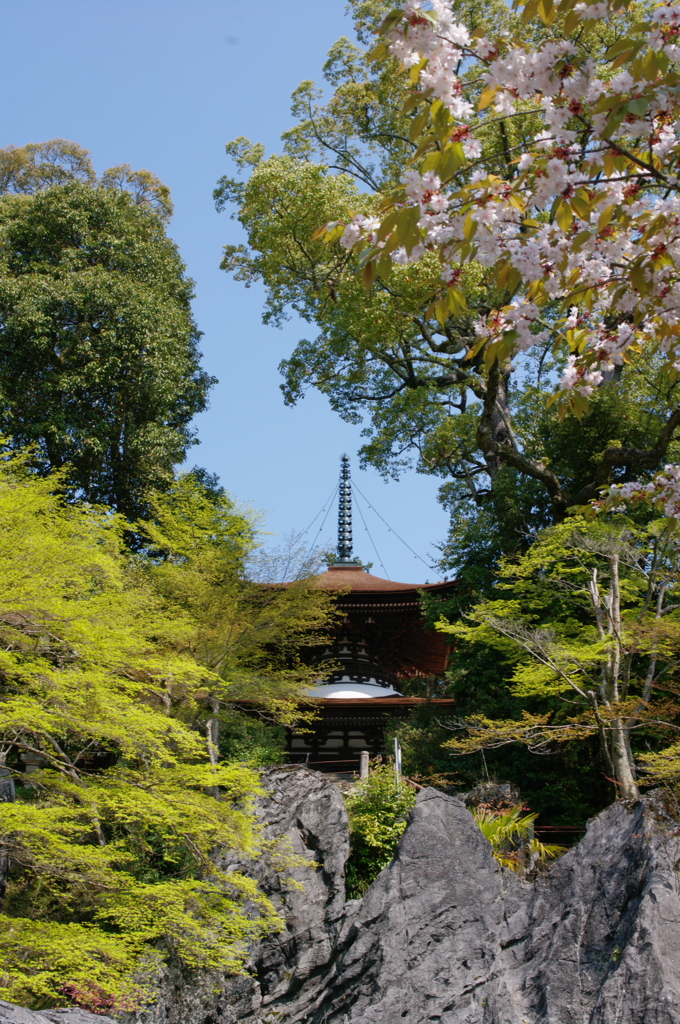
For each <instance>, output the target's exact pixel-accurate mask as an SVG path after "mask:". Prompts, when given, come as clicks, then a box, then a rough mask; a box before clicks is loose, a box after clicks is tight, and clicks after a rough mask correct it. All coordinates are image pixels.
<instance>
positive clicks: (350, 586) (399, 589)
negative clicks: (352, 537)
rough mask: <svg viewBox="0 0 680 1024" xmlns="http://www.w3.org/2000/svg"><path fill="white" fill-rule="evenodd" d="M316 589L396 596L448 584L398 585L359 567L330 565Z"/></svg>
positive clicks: (438, 587)
mask: <svg viewBox="0 0 680 1024" xmlns="http://www.w3.org/2000/svg"><path fill="white" fill-rule="evenodd" d="M316 585H317V586H318V587H321V588H322V589H323V590H349V592H350V593H352V594H388V593H392V594H397V593H402V594H403V593H406V592H408V591H415V590H439V589H443V588H445V587H450V586H451V584H450V583H398V582H396V581H395V580H385V579H383V578H382V576H373V575H372V574H371V573H370V572H364V570H363V569H362V568H361V566H360V565H332V566H331V567H330V569H328V571H327V572H325V573H323V574H322V575H321V576H319V578H318V580H317V584H316Z"/></svg>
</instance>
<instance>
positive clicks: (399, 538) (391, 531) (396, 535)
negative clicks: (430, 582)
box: [352, 483, 443, 580]
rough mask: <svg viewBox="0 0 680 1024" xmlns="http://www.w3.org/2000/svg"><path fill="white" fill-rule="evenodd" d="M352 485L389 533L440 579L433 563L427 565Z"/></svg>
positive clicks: (354, 485) (355, 486)
mask: <svg viewBox="0 0 680 1024" xmlns="http://www.w3.org/2000/svg"><path fill="white" fill-rule="evenodd" d="M352 487H353V488H354V489H355V491H356V492H357V493H358V494H360V495H361V497H362V498H363V499H364V501H365V502H366V504H367V505H368V507H369V508H370V509H371V511H372V512H375V514H376V515H377V517H378V519H380V520H381V521H382V522H383V523H384V524H385V526H386V527H387V529H388V530H389V531H390V533H393V534H394V536H395V537H396V538H397V540H399V541H401V543H402V544H403V545H404V547H405V548H408V550H409V551H410V552H411V554H412V555H414V556H415V557H416V558H417V559H418V560H419V561H420V562H422V563H423V565H424V566H425V567H426V568H428V569H431V570H432V572H435V573H437V576H439V579H440V580H441V579H442V578H443V577H442V576H441V574H440V573H439V572H438V571H437V569H435V567H434V566H433V565H429V564H428V563H427V562H426V561H425V559H424V558H421V557H420V555H419V554H418V552H417V551H414V550H413V548H412V547H411V545H410V544H407V543H406V541H405V540H404V538H403V537H400V536H399V534H398V533H397V531H396V530H393V529H392V527H391V526H390V524H389V523H388V522H387V520H386V519H383V517H382V516H381V515H380V513H379V512H378V510H377V508H374V507H373V505H371V503H370V501H369V500H368V498H367V497H366V495H365V494H364V493H363V491H360V490H359V488H358V487H357V485H356V484H355V483H353V484H352ZM357 507H358V506H357Z"/></svg>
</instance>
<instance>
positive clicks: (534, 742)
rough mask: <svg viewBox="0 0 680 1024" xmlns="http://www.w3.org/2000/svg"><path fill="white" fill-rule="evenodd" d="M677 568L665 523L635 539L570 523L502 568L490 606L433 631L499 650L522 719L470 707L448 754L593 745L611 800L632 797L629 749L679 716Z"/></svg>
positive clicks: (624, 530)
mask: <svg viewBox="0 0 680 1024" xmlns="http://www.w3.org/2000/svg"><path fill="white" fill-rule="evenodd" d="M677 563H678V554H677V544H676V542H675V540H674V536H673V534H672V532H671V531H670V530H669V529H668V527H667V526H666V525H665V522H664V521H663V520H662V521H660V522H653V523H651V524H650V525H649V527H648V528H646V529H641V528H639V527H638V528H636V527H635V526H633V525H632V524H631V523H630V522H627V521H626V520H617V519H614V520H613V521H605V520H604V519H602V520H596V521H587V520H583V519H581V518H578V517H577V518H575V519H572V520H568V521H567V522H565V523H563V524H561V525H560V526H557V527H552V528H551V529H549V530H546V531H544V532H543V533H542V534H541V535H540V536H539V537H538V539H537V540H536V542H535V543H534V544H533V545H532V547H531V548H530V549H529V551H528V552H527V553H526V554H524V555H523V556H521V557H520V558H518V559H515V560H509V559H506V560H505V561H504V562H503V563H502V565H501V569H500V571H499V579H498V582H497V585H496V588H495V594H494V599H492V600H487V601H483V602H481V603H479V604H477V605H476V606H475V608H474V609H473V610H472V611H471V612H470V614H469V616H468V620H467V621H466V622H458V623H449V624H447V623H445V622H444V621H442V623H440V628H442V629H443V630H445V631H446V632H448V633H450V634H452V635H454V636H456V637H457V638H458V639H459V640H461V641H463V643H465V644H468V643H471V644H473V645H483V646H484V647H487V648H488V647H490V648H492V649H494V650H496V651H498V652H500V653H501V654H502V655H503V656H504V657H505V658H506V659H507V661H508V662H509V663H510V664H512V666H513V674H512V677H511V679H510V681H509V682H510V692H511V694H512V696H513V697H515V698H516V699H517V700H518V701H519V703H520V705H524V709H523V710H522V713H521V715H517V714H513V715H511V716H508V717H507V718H500V717H494V718H493V719H491V718H489V717H487V716H486V715H485V714H483V713H479V710H478V709H477V711H476V712H474V713H472V714H470V715H468V716H467V717H465V718H464V719H461V720H460V721H459V722H458V728H459V730H460V731H461V733H462V735H461V736H460V737H456V738H454V739H451V740H449V741H448V742H447V744H446V746H447V748H448V749H451V750H454V751H456V752H458V753H464V752H466V753H471V752H472V751H475V750H481V749H484V748H499V747H503V746H505V745H507V744H512V743H516V742H521V743H523V744H525V745H526V746H527V747H528V748H529V749H530V750H534V751H536V752H543V751H549V750H550V749H551V748H553V747H554V745H555V744H560V743H562V742H570V741H578V740H582V739H584V738H587V737H591V736H598V737H599V739H600V742H601V744H602V750H603V753H604V755H605V758H606V768H607V774H609V775H611V776H613V778H614V780H615V782H616V784H617V789H618V792H619V794H620V795H622V796H626V797H634V796H636V795H637V784H636V781H635V778H636V768H635V763H634V757H633V749H632V745H634V744H635V743H636V742H637V743H641V742H645V743H647V744H649V743H650V742H652V743H654V744H657V743H658V742H659V740H660V739H661V737H663V736H664V734H665V735H667V734H668V733H669V732H673V730H674V729H675V724H674V723H675V720H676V718H677V715H678V711H679V710H680V709H679V708H678V706H677V704H676V703H675V701H674V699H673V698H674V695H675V687H674V684H673V682H672V677H673V673H674V667H675V665H676V659H677V652H678V649H679V644H680V623H679V622H678V619H677V606H676V605H675V604H674V603H673V596H672V595H673V594H674V591H675V588H676V586H677ZM664 691H665V693H666V694H669V695H670V697H669V696H660V694H663V693H664ZM527 704H528V707H527ZM529 709H530V710H529ZM638 733H639V734H640V739H639V740H636V739H635V737H636V734H638ZM676 770H677V769H676Z"/></svg>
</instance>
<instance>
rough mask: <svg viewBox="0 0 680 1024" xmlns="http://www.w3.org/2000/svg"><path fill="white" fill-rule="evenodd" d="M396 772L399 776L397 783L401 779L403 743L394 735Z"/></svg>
mask: <svg viewBox="0 0 680 1024" xmlns="http://www.w3.org/2000/svg"><path fill="white" fill-rule="evenodd" d="M394 774H395V775H396V777H397V785H399V782H400V781H401V743H400V742H399V740H398V739H397V737H396V736H395V737H394Z"/></svg>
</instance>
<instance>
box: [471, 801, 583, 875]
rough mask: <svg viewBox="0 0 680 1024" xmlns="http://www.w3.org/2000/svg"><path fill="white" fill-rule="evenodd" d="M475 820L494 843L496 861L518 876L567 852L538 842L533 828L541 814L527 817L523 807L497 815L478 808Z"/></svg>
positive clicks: (555, 846)
mask: <svg viewBox="0 0 680 1024" xmlns="http://www.w3.org/2000/svg"><path fill="white" fill-rule="evenodd" d="M472 816H473V818H474V819H475V821H476V822H477V824H478V825H479V827H480V829H481V832H482V835H483V836H484V837H485V839H488V840H489V842H490V843H491V847H492V849H493V855H494V857H495V858H496V860H497V861H498V862H499V863H500V864H502V865H503V867H505V868H510V870H511V871H515V872H516V873H517V874H525V873H526V871H527V870H528V869H530V868H534V867H536V866H537V865H538V866H542V865H544V864H545V863H546V862H547V861H549V860H553V859H554V858H555V857H559V855H560V854H561V853H564V852H565V847H563V846H557V845H556V844H554V843H548V844H546V843H542V842H541V841H540V839H536V837H535V836H534V835H533V825H534V822H535V821H536V818H537V817H538V814H532V813H530V812H529V813H526V812H525V811H524V808H522V807H510V808H509V809H507V810H503V811H494V810H491V809H490V808H487V807H482V806H480V807H476V808H474V810H473V811H472Z"/></svg>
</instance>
